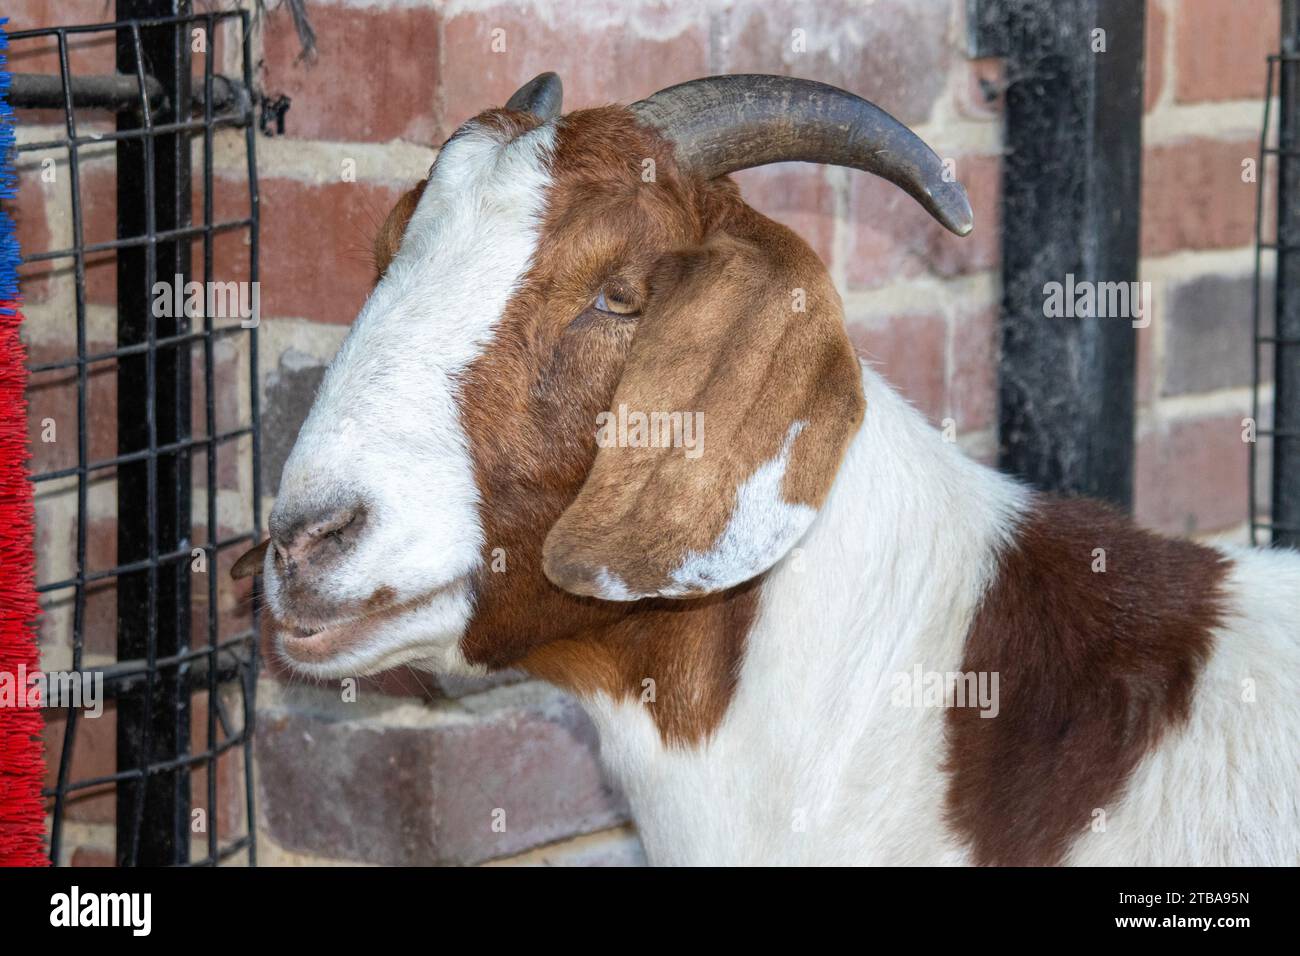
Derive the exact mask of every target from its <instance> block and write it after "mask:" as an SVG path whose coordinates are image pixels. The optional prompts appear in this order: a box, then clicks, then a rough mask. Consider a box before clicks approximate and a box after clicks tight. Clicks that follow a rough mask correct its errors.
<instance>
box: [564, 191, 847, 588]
mask: <svg viewBox="0 0 1300 956" xmlns="http://www.w3.org/2000/svg"><path fill="white" fill-rule="evenodd" d="M864 407H865V401H864V399H863V394H862V372H861V368H860V366H859V364H858V361H857V358H856V357H855V355H854V353H853V348H852V346H851V345H850V344H849V340H848V336H847V335H846V334H845V331H844V326H843V314H842V311H841V306H840V299H839V295H838V294H837V293H836V292H835V289H834V287H833V286H832V284H831V281H830V278H829V276H827V274H826V269H825V267H824V266H823V265H822V263H821V262H820V261H819V260H818V259H817V257H816V255H814V253H813V252H812V250H811V249H809V248H808V246H807V245H806V244H805V243H804V242H803V241H802V240H801V239H799V238H798V237H797V236H796V235H795V234H794V233H792V232H791V231H790V230H788V229H786V228H785V227H783V226H780V225H778V224H776V223H774V222H772V221H770V220H768V219H766V218H764V217H762V216H760V215H759V214H758V213H755V212H753V211H751V210H746V211H745V212H744V213H743V214H742V215H740V216H739V217H738V219H737V220H736V221H735V223H734V224H733V225H731V226H730V227H729V228H728V230H727V231H726V232H722V233H718V234H716V235H715V236H714V237H712V238H711V239H709V240H708V241H707V242H706V243H705V244H704V245H702V246H700V247H697V248H693V249H690V250H686V251H682V252H677V253H674V254H672V255H670V256H667V257H665V259H664V260H662V261H661V262H660V263H659V264H658V265H657V266H656V268H655V270H654V275H653V276H652V278H651V282H650V290H649V294H648V296H647V300H646V305H645V307H644V309H643V313H642V316H641V319H640V321H639V325H638V327H637V331H636V336H635V338H634V340H633V342H632V345H631V348H630V351H629V354H628V359H627V364H626V367H625V369H624V372H623V377H622V379H621V381H620V382H619V385H618V388H617V390H616V393H615V397H614V404H613V409H612V411H611V412H610V413H607V416H605V417H604V419H603V421H602V422H598V423H597V424H600V425H602V428H601V431H600V432H598V434H597V440H598V444H599V445H600V446H601V447H600V448H599V450H598V452H597V454H596V460H595V463H594V465H593V466H592V469H591V472H590V474H589V475H588V477H587V480H586V483H585V484H584V485H583V487H582V489H581V491H579V493H578V496H577V498H576V499H575V500H574V502H573V503H572V505H570V506H569V508H568V509H567V510H566V511H565V512H564V513H563V514H562V515H561V516H560V518H559V520H558V521H557V522H556V523H555V526H554V527H553V528H552V529H551V531H550V534H549V535H548V536H547V538H546V543H545V546H544V549H543V566H544V569H545V572H546V575H547V577H548V578H550V580H551V581H552V582H554V583H555V584H557V585H558V586H560V587H562V588H564V589H565V590H566V591H570V592H572V593H575V594H581V595H587V596H591V597H598V598H604V599H606V600H635V599H637V598H643V597H695V596H699V595H704V594H708V593H711V592H715V591H720V590H723V589H725V588H729V587H733V586H735V585H737V584H740V583H742V582H744V581H747V580H749V579H750V578H752V577H754V576H755V575H757V574H760V573H762V572H764V571H766V570H767V569H768V568H770V567H771V566H772V565H773V564H774V563H776V561H778V560H779V559H780V558H781V557H782V556H784V555H785V554H786V553H787V552H788V551H789V550H790V549H791V548H792V547H793V546H794V545H795V543H796V542H797V541H798V540H799V538H800V537H801V536H802V535H803V533H804V532H805V531H806V530H807V529H808V526H809V524H810V523H811V522H812V520H813V517H814V516H815V514H816V511H817V508H819V507H820V506H821V504H822V502H823V501H824V500H825V497H826V494H827V491H828V490H829V488H830V485H831V482H832V481H833V480H834V477H835V473H836V471H837V470H838V468H839V465H840V461H841V459H842V458H843V455H844V450H845V448H846V447H847V445H848V442H849V440H850V438H851V437H852V436H853V434H854V433H855V432H856V431H857V429H858V426H859V424H860V423H861V421H862V415H863V410H864ZM638 416H645V418H644V420H643V419H641V418H640V417H638ZM656 416H658V417H656ZM673 416H679V417H676V418H674V417H673ZM642 425H644V426H645V427H644V428H643V427H642ZM701 426H702V427H701ZM648 444H655V445H658V446H659V447H645V446H646V445H648ZM665 444H668V445H676V446H677V447H663V446H664V445H665ZM683 446H685V447H683Z"/></svg>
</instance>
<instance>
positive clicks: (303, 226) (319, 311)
mask: <svg viewBox="0 0 1300 956" xmlns="http://www.w3.org/2000/svg"><path fill="white" fill-rule="evenodd" d="M403 192H404V190H403V189H402V188H401V187H397V186H375V185H371V184H367V183H360V182H357V183H347V182H338V183H325V184H318V183H305V182H299V181H298V180H294V179H275V178H268V179H264V180H262V183H261V197H262V203H261V205H262V275H263V277H264V278H263V280H262V286H261V291H262V315H263V316H264V317H269V316H287V317H292V318H306V319H313V320H315V321H318V322H336V323H341V324H344V325H346V324H349V323H351V322H352V320H353V319H355V318H356V316H357V312H358V311H360V309H361V303H362V302H364V301H365V299H366V296H367V295H368V294H369V293H370V288H371V285H372V283H373V281H374V267H373V264H372V261H371V257H370V241H371V239H372V238H373V236H374V233H375V232H377V231H378V229H379V226H380V224H381V223H382V222H383V221H384V219H385V218H386V217H387V216H388V213H389V211H390V210H391V209H392V208H393V206H394V205H395V204H396V202H397V200H398V199H399V198H400V197H401V195H402V193H403Z"/></svg>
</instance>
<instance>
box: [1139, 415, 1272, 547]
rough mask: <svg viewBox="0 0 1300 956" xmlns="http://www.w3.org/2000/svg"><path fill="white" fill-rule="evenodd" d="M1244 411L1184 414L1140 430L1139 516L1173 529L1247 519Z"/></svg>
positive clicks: (1207, 528) (1215, 527) (1197, 530)
mask: <svg viewBox="0 0 1300 956" xmlns="http://www.w3.org/2000/svg"><path fill="white" fill-rule="evenodd" d="M1243 417H1244V413H1242V414H1229V413H1225V414H1221V415H1217V416H1207V417H1204V418H1188V419H1181V420H1177V421H1174V422H1169V423H1164V424H1160V425H1157V426H1155V427H1153V428H1151V429H1149V430H1147V431H1146V432H1145V433H1143V434H1142V435H1140V436H1139V438H1138V443H1137V454H1136V477H1135V482H1134V514H1135V515H1136V517H1137V520H1138V521H1139V522H1140V523H1142V524H1144V525H1147V526H1148V527H1152V528H1155V529H1157V530H1160V531H1164V532H1168V533H1171V534H1185V535H1191V534H1203V533H1206V532H1211V531H1221V530H1224V529H1227V528H1233V527H1236V526H1237V525H1239V524H1241V523H1242V522H1243V521H1245V520H1246V513H1247V461H1248V456H1249V450H1250V446H1249V445H1248V444H1247V443H1245V442H1243V441H1242V440H1241V433H1242V425H1241V420H1242V418H1243Z"/></svg>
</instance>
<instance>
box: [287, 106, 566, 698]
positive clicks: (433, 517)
mask: <svg viewBox="0 0 1300 956" xmlns="http://www.w3.org/2000/svg"><path fill="white" fill-rule="evenodd" d="M554 131H555V130H554V125H553V124H545V125H543V126H540V127H538V128H536V129H534V130H532V131H530V132H528V133H525V134H523V135H520V136H518V137H517V138H515V139H514V140H511V141H509V142H503V141H502V140H503V137H502V136H501V135H500V134H498V133H496V132H495V131H493V130H491V129H486V128H479V127H473V126H471V127H467V128H465V129H463V130H462V131H461V133H460V134H459V135H457V136H456V137H454V138H453V139H452V140H450V141H449V142H448V143H447V144H446V145H445V146H444V147H443V149H442V151H441V153H440V155H439V157H438V161H437V163H436V164H435V166H434V169H433V170H432V172H431V174H430V179H429V183H428V186H427V187H426V188H425V190H424V194H423V196H422V197H421V199H420V202H419V205H418V207H417V208H416V210H415V213H414V215H412V217H411V221H410V224H409V226H408V227H407V230H406V235H405V238H404V239H403V241H402V245H401V248H400V250H399V251H398V253H397V256H396V257H395V258H394V259H393V261H392V263H391V265H390V266H389V268H388V271H387V273H386V275H385V277H384V278H383V279H382V280H381V281H380V282H379V284H378V286H376V288H375V290H374V292H373V293H372V294H371V296H370V298H369V299H368V300H367V301H366V303H365V305H364V306H363V307H362V310H361V314H360V315H359V316H358V317H357V320H356V322H355V323H354V324H353V326H352V330H351V332H350V334H349V335H348V338H347V340H346V341H345V342H344V344H343V346H342V348H341V349H340V350H339V353H338V355H337V356H335V358H334V361H333V362H332V363H331V364H330V367H329V370H328V371H327V373H326V375H325V379H324V381H323V382H322V384H321V387H320V391H319V393H318V394H317V396H316V402H315V404H314V405H313V407H312V410H311V413H310V414H309V415H308V418H307V421H306V423H305V424H304V425H303V428H302V431H301V432H300V433H299V435H298V440H297V443H296V444H295V445H294V448H293V451H292V453H291V454H290V456H289V459H288V461H287V463H286V464H285V468H284V473H283V476H282V478H281V482H280V493H279V498H278V499H277V501H276V506H275V511H276V512H278V513H281V514H282V515H283V516H285V517H286V518H287V517H290V516H294V515H306V514H312V513H315V512H318V511H321V510H324V509H329V508H331V507H340V506H352V505H354V504H356V503H358V501H361V502H364V504H365V506H366V508H367V519H366V527H365V529H364V532H363V533H362V534H361V535H360V536H359V537H358V540H357V543H356V547H355V548H354V549H353V550H351V551H350V552H349V553H347V555H346V556H345V557H344V558H343V561H342V563H341V564H340V566H339V568H338V570H337V571H335V572H334V573H331V574H329V575H326V576H324V580H322V582H321V587H320V589H319V590H320V593H321V595H322V597H323V598H325V599H326V600H327V601H329V602H332V603H333V602H364V601H366V600H367V599H369V598H371V597H372V596H373V595H374V594H375V593H376V591H379V590H380V589H381V588H383V589H387V591H386V592H385V593H386V595H388V600H387V601H385V602H384V603H385V604H386V605H392V604H405V603H408V602H410V603H412V604H413V609H412V610H411V611H409V612H408V613H406V614H405V615H403V616H401V617H397V618H394V619H392V620H391V621H383V622H379V623H378V624H377V626H376V627H375V628H374V629H373V630H372V631H371V632H369V633H368V634H367V636H366V639H365V640H364V641H362V642H357V645H356V646H353V647H350V648H349V649H348V650H347V651H346V652H344V653H341V654H339V655H338V656H337V657H336V658H333V659H330V660H328V661H325V662H318V663H313V664H305V665H304V664H298V665H297V666H298V667H299V669H300V670H303V671H306V672H309V673H315V674H318V675H320V676H331V675H335V674H339V673H349V674H355V673H358V672H367V671H375V670H381V669H384V668H386V667H390V666H393V665H394V664H398V663H406V662H410V661H412V660H417V659H420V660H426V661H428V663H429V664H430V665H431V666H437V667H438V669H440V670H446V669H458V668H457V665H458V664H459V665H460V666H461V667H463V666H464V665H463V661H462V660H461V658H460V654H459V651H458V649H457V646H456V645H457V641H458V639H459V637H460V635H461V633H462V631H463V630H464V627H465V625H466V624H467V622H468V621H469V618H470V615H471V614H472V610H473V609H472V606H471V602H470V599H469V595H468V590H467V588H466V587H465V577H466V575H468V574H470V573H471V572H473V571H474V570H475V568H476V567H477V565H478V563H479V561H480V553H481V548H482V544H483V530H482V522H481V520H480V517H479V500H478V491H477V488H476V485H475V481H474V471H473V463H472V461H471V458H470V453H469V447H468V439H467V437H466V435H465V431H464V429H463V427H462V424H461V420H460V413H459V407H458V395H457V382H458V377H459V376H460V375H461V374H462V373H463V372H464V371H465V369H466V368H467V367H468V366H469V365H470V364H471V363H472V362H473V361H474V360H475V359H476V358H478V357H479V356H480V355H481V354H482V353H483V350H484V348H485V347H486V345H487V343H488V342H489V340H490V339H491V337H492V334H493V330H494V329H495V327H496V325H497V323H498V322H499V320H500V318H501V315H502V313H503V311H504V310H505V307H506V305H507V303H508V301H509V300H510V297H511V296H512V294H513V293H514V291H515V289H516V288H517V286H518V284H519V281H520V279H521V277H522V276H523V275H524V273H525V272H526V270H527V268H528V266H529V264H530V262H531V260H532V257H533V253H534V250H535V248H536V245H537V237H538V232H539V220H540V217H541V215H542V212H543V208H544V202H545V197H546V194H547V190H548V188H549V185H550V176H549V173H548V168H549V159H550V154H551V152H552V150H553V147H554ZM322 268H329V265H328V263H325V264H322ZM265 588H266V596H267V599H268V602H269V604H270V607H271V610H272V611H273V612H274V613H275V615H276V617H277V618H278V617H280V616H281V615H282V614H283V612H284V611H285V608H284V607H283V602H282V594H281V585H280V581H279V578H278V576H277V571H276V567H275V562H274V555H273V553H271V552H268V555H267V560H266V565H265Z"/></svg>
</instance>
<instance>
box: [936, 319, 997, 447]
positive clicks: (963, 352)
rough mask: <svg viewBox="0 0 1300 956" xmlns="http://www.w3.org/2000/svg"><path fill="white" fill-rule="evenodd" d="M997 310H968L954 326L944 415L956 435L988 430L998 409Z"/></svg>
mask: <svg viewBox="0 0 1300 956" xmlns="http://www.w3.org/2000/svg"><path fill="white" fill-rule="evenodd" d="M997 363H998V307H997V306H996V305H993V304H990V305H987V306H985V307H983V308H978V309H967V310H963V311H962V312H961V313H959V314H958V316H957V317H956V319H955V320H954V325H953V346H952V376H951V380H950V381H949V383H948V401H947V411H948V414H950V415H951V416H952V418H953V421H955V422H956V423H957V429H958V431H959V432H962V433H964V432H974V431H980V430H981V429H984V428H988V427H990V426H992V425H993V424H994V422H995V421H996V418H997V407H998V368H997Z"/></svg>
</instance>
